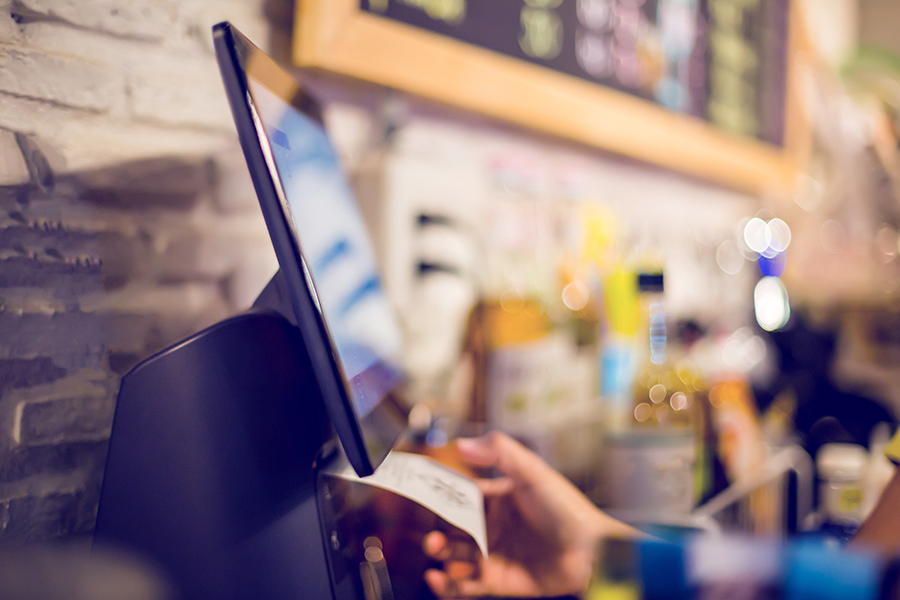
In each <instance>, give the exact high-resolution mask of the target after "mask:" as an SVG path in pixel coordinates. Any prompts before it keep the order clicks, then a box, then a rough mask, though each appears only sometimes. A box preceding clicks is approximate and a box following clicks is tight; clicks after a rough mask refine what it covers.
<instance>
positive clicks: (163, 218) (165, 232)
mask: <svg viewBox="0 0 900 600" xmlns="http://www.w3.org/2000/svg"><path fill="white" fill-rule="evenodd" d="M266 3H268V4H272V3H273V0H178V1H175V0H127V1H125V0H90V1H84V0H0V544H18V543H23V542H34V541H43V540H50V539H56V538H66V537H70V536H75V535H79V534H89V533H90V532H91V530H92V528H93V526H94V520H95V519H96V510H97V502H98V498H99V491H100V485H101V482H102V476H103V468H104V464H105V458H106V452H107V447H108V437H109V432H110V427H111V424H112V418H113V411H114V407H115V399H116V395H117V393H118V386H119V382H120V379H121V377H122V376H123V375H124V374H125V373H126V372H127V371H128V370H129V369H131V368H132V367H133V366H134V365H135V364H137V363H138V362H139V361H140V360H142V359H144V358H146V357H148V356H150V355H151V354H153V353H155V352H158V351H159V350H161V349H163V348H165V347H166V346H168V345H170V344H172V343H174V342H177V341H179V340H181V339H183V338H184V337H186V336H188V335H190V334H193V333H195V332H197V331H198V330H200V329H202V328H203V327H205V326H208V325H211V324H213V323H215V322H216V321H218V320H220V319H222V318H225V317H227V316H229V315H232V314H235V313H236V312H238V311H240V310H243V309H245V308H247V307H248V306H249V305H250V303H251V302H252V300H253V299H254V298H255V297H256V295H257V294H258V293H259V291H260V290H261V289H262V287H263V285H264V284H265V283H266V281H267V280H268V279H269V277H271V275H272V273H274V271H275V269H276V268H277V264H276V261H275V258H274V253H273V251H272V248H271V243H270V241H269V238H268V233H267V231H266V229H265V224H264V222H263V220H262V215H261V214H260V212H259V208H258V204H257V201H256V195H255V192H254V191H253V187H252V184H251V183H250V178H249V174H248V173H247V168H246V165H245V164H244V160H243V156H242V153H241V151H240V148H239V146H238V144H237V137H236V135H235V131H234V126H233V124H232V121H231V116H230V114H229V110H228V106H227V101H226V98H225V95H224V91H223V88H222V83H221V81H220V79H219V73H218V67H217V66H216V61H215V55H214V52H213V46H212V36H211V33H210V28H211V26H212V25H213V24H214V23H216V22H219V21H222V20H225V19H228V20H231V21H232V22H234V23H235V24H236V25H237V26H238V27H240V28H241V29H242V30H243V31H244V32H245V33H247V34H249V35H250V36H251V38H252V39H254V41H256V42H257V43H258V44H260V45H262V46H263V47H265V45H266V44H267V43H268V38H269V34H270V22H269V21H268V20H267V18H266V16H264V11H263V5H264V4H266ZM275 3H276V4H277V3H278V2H275ZM282 4H283V6H281V9H280V11H276V12H277V14H278V15H280V16H279V17H278V19H277V20H278V21H279V23H278V24H277V27H278V28H279V31H282V32H283V31H289V30H290V16H291V14H292V10H291V7H290V3H289V2H282ZM270 12H271V11H270ZM272 14H275V13H272ZM0 595H2V593H0Z"/></svg>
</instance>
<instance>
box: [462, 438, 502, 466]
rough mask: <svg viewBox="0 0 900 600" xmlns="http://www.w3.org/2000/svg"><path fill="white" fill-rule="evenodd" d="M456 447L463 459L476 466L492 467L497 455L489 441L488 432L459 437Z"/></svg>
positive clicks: (497, 457)
mask: <svg viewBox="0 0 900 600" xmlns="http://www.w3.org/2000/svg"><path fill="white" fill-rule="evenodd" d="M456 448H457V450H459V453H460V454H461V455H462V457H463V458H464V459H466V460H467V461H469V462H470V463H472V464H473V465H475V466H478V467H493V466H494V465H496V464H497V461H498V459H499V456H498V454H497V450H496V448H494V446H493V444H492V443H491V441H490V434H488V435H483V436H481V437H477V438H459V439H458V440H456Z"/></svg>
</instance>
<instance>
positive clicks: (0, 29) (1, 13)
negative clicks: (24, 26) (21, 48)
mask: <svg viewBox="0 0 900 600" xmlns="http://www.w3.org/2000/svg"><path fill="white" fill-rule="evenodd" d="M10 4H11V2H10V0H0V42H2V43H4V44H15V43H18V42H19V41H21V39H22V31H21V29H20V28H19V25H18V23H16V22H15V21H13V18H12V16H11V15H10V12H9V11H10V8H9V7H10Z"/></svg>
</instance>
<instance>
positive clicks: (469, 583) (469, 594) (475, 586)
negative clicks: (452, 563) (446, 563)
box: [425, 569, 487, 598]
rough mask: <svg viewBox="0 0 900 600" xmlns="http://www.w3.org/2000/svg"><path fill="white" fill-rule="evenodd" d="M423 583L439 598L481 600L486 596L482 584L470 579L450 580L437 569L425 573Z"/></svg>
mask: <svg viewBox="0 0 900 600" xmlns="http://www.w3.org/2000/svg"><path fill="white" fill-rule="evenodd" d="M425 583H427V584H428V587H429V588H431V591H432V592H433V593H434V595H435V596H438V597H439V598H481V597H483V596H486V595H487V594H486V589H485V587H484V584H482V583H481V582H480V581H476V580H472V579H451V578H450V576H448V575H447V574H446V573H445V572H443V571H439V570H437V569H428V570H427V571H425Z"/></svg>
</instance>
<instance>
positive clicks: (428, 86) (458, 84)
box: [293, 0, 811, 194]
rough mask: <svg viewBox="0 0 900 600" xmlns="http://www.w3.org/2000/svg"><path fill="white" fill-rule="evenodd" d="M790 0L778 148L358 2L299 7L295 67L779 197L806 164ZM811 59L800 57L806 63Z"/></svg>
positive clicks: (805, 46) (802, 43) (804, 49)
mask: <svg viewBox="0 0 900 600" xmlns="http://www.w3.org/2000/svg"><path fill="white" fill-rule="evenodd" d="M796 4H797V3H796V0H791V2H790V22H789V25H788V30H789V31H788V36H789V39H788V53H787V56H788V65H787V72H786V89H787V97H786V98H785V105H784V115H785V124H784V125H785V127H784V144H783V146H782V147H778V146H774V145H772V144H768V143H765V142H762V141H759V140H756V139H754V138H749V137H742V136H738V135H735V134H731V133H728V132H726V131H724V130H721V129H719V128H717V127H716V126H714V125H712V124H710V123H708V122H705V121H703V120H701V119H698V118H695V117H692V116H688V115H683V114H679V113H676V112H672V111H670V110H667V109H665V108H663V107H661V106H659V105H657V104H654V103H653V102H650V101H648V100H644V99H641V98H638V97H636V96H632V95H630V94H627V93H625V92H620V91H618V90H615V89H612V88H609V87H605V86H603V85H600V84H596V83H592V82H590V81H587V80H583V79H580V78H578V77H574V76H571V75H567V74H564V73H560V72H557V71H554V70H551V69H548V68H544V67H541V66H539V65H535V64H532V63H528V62H525V61H522V60H518V59H516V58H512V57H509V56H505V55H503V54H499V53H496V52H493V51H490V50H486V49H483V48H481V47H478V46H474V45H471V44H467V43H464V42H461V41H458V40H456V39H453V38H450V37H446V36H442V35H439V34H436V33H432V32H430V31H427V30H424V29H418V28H416V27H412V26H409V25H406V24H404V23H400V22H396V21H393V20H389V19H386V18H382V17H379V16H375V15H372V14H370V13H368V12H366V11H363V10H362V9H361V8H360V3H359V0H299V4H298V8H297V14H296V21H295V28H294V45H293V53H294V62H295V63H296V64H297V65H298V66H301V67H312V68H317V69H323V70H327V71H332V72H336V73H340V74H343V75H348V76H351V77H354V78H358V79H362V80H365V81H370V82H373V83H377V84H380V85H384V86H387V87H391V88H395V89H399V90H403V91H405V92H409V93H412V94H414V95H418V96H421V97H424V98H428V99H431V100H437V101H439V102H442V103H446V104H449V105H452V106H456V107H459V108H463V109H466V110H471V111H474V112H477V113H481V114H483V115H487V116H490V117H494V118H497V119H500V120H503V121H507V122H511V123H514V124H516V125H519V126H522V127H525V128H529V129H533V130H537V131H540V132H544V133H549V134H551V135H555V136H560V137H563V138H566V139H569V140H574V141H576V142H579V143H583V144H586V145H589V146H593V147H596V148H601V149H603V150H607V151H610V152H613V153H616V154H621V155H624V156H627V157H631V158H635V159H638V160H641V161H644V162H647V163H651V164H655V165H659V166H661V167H665V168H669V169H672V170H675V171H679V172H682V173H685V174H688V175H691V176H695V177H700V178H702V179H706V180H709V181H713V182H716V183H720V184H724V185H726V186H728V187H732V188H735V189H739V190H743V191H746V192H750V193H754V194H770V193H776V194H777V193H785V192H789V191H790V190H791V189H793V185H794V181H795V179H796V174H797V172H798V170H799V169H801V168H802V166H803V164H804V163H805V160H806V158H807V156H808V154H809V148H810V134H809V125H808V122H807V120H806V118H805V115H804V114H803V111H802V110H801V106H800V102H799V99H798V96H799V81H800V80H801V69H802V68H803V66H802V63H801V60H802V59H801V58H799V57H803V56H806V57H809V56H811V52H810V51H809V48H810V45H809V43H808V41H807V39H806V37H805V34H804V31H803V27H802V24H801V21H800V18H799V16H798V14H797V13H798V10H797V6H796ZM809 60H811V58H810V59H809Z"/></svg>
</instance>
